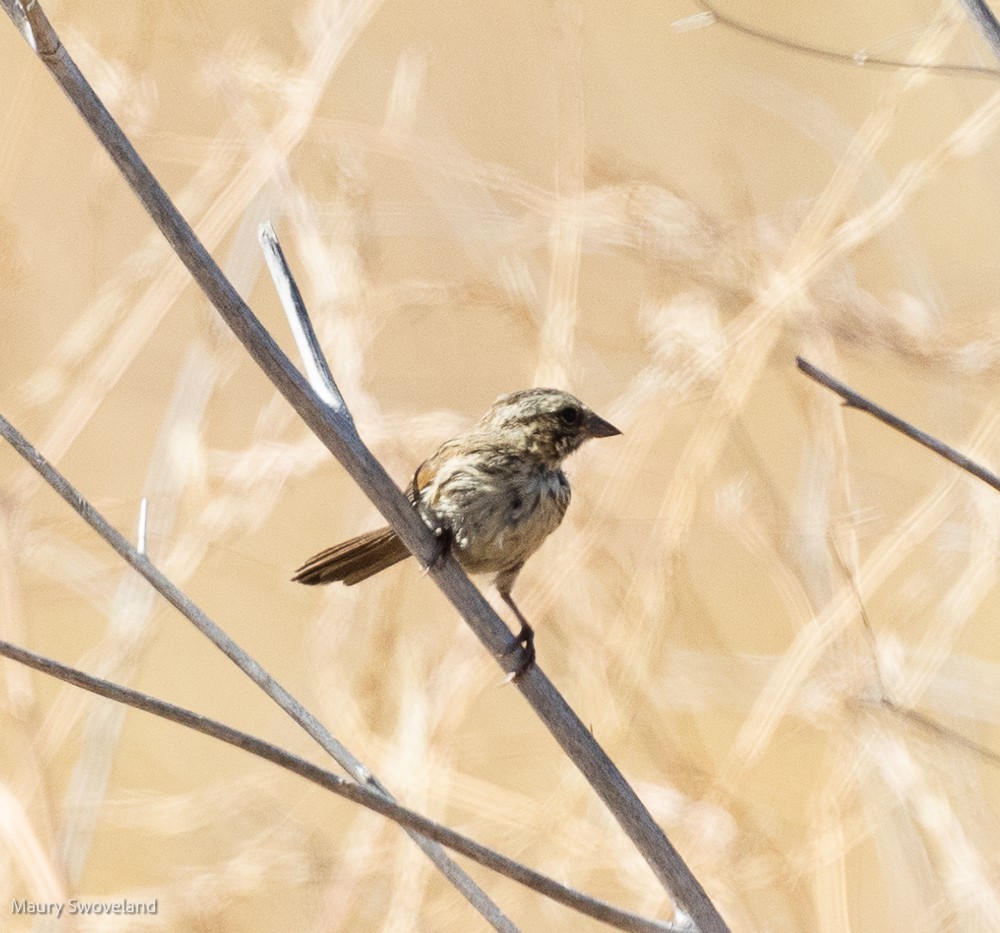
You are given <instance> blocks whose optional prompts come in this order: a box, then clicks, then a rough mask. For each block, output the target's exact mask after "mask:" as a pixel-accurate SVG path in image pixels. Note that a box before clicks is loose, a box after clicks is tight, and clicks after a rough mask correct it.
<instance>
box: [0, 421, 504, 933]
mask: <svg viewBox="0 0 1000 933" xmlns="http://www.w3.org/2000/svg"><path fill="white" fill-rule="evenodd" d="M0 436H2V437H3V438H4V439H5V440H7V441H8V442H9V443H10V445H11V446H12V447H13V448H14V449H15V450H16V451H17V452H18V453H19V454H20V455H21V456H22V457H24V459H25V460H27V461H28V463H30V464H31V466H32V467H34V468H35V470H36V471H37V472H38V474H39V475H40V476H41V477H42V478H43V479H44V480H45V481H46V482H47V483H48V484H49V485H50V486H51V487H52V488H53V489H54V490H55V491H56V492H57V493H59V495H60V496H62V498H63V499H64V500H65V501H66V502H68V503H69V505H70V506H72V508H73V509H75V510H76V512H77V513H78V514H79V515H80V516H81V517H82V518H83V519H84V520H85V521H86V522H87V524H88V525H90V527H91V528H93V529H94V531H96V532H97V533H98V534H99V535H100V536H101V537H102V538H103V539H104V540H105V541H107V542H108V544H110V545H111V547H112V548H114V550H115V552H116V553H117V554H118V555H119V556H120V557H121V558H122V559H123V560H124V561H125V562H126V563H127V564H128V565H129V566H130V567H132V568H133V569H135V570H137V571H138V572H139V573H140V574H141V575H142V576H143V577H144V578H145V579H146V580H147V581H148V582H149V584H150V585H151V586H152V587H153V589H155V590H156V591H157V592H158V593H159V594H160V595H161V596H163V597H164V598H165V599H166V600H167V601H168V602H169V603H170V604H171V605H172V606H173V607H174V608H175V609H177V610H178V611H179V612H180V613H181V614H182V615H184V616H185V617H186V618H187V619H189V620H190V621H191V622H192V623H194V625H195V627H196V628H197V629H198V630H199V631H200V632H201V633H202V634H203V635H205V636H206V637H207V638H208V639H209V640H210V641H211V642H212V643H213V644H214V645H215V646H216V647H217V648H218V649H219V650H220V651H222V653H223V654H225V655H226V657H228V658H229V659H230V660H231V661H232V662H233V663H234V664H235V665H236V666H237V667H238V668H239V669H240V670H241V671H243V673H245V674H246V675H247V676H248V677H249V678H250V679H251V680H252V681H253V682H254V683H255V684H257V686H258V687H260V688H261V690H263V691H264V692H265V693H266V694H267V695H268V696H269V697H271V699H272V700H274V702H275V703H277V704H278V706H280V707H281V708H282V709H283V710H284V711H285V712H286V713H288V715H289V716H291V718H292V719H293V720H294V721H295V722H297V723H298V724H299V725H300V726H301V727H302V728H303V729H304V730H305V731H306V732H307V733H308V734H309V735H310V736H311V737H312V738H313V739H315V741H316V742H317V743H319V745H320V747H321V748H323V749H324V751H326V752H327V753H328V754H329V755H330V756H331V757H332V758H333V759H334V760H335V761H336V762H337V763H338V764H340V765H341V767H343V768H344V770H345V771H347V773H348V774H350V775H351V776H352V777H353V778H354V779H355V780H356V781H357V782H358V783H359V784H363V785H364V786H366V787H368V788H370V789H371V790H372V791H373V792H375V793H379V794H381V795H382V796H383V797H384V798H385V799H387V800H392V795H391V794H390V793H389V791H388V790H387V789H386V787H385V786H384V785H383V784H382V783H381V782H380V781H378V779H377V778H376V777H375V776H374V775H373V774H372V773H371V771H369V770H368V768H366V767H365V765H363V764H362V763H361V761H360V760H359V759H357V758H356V757H355V756H354V755H353V754H352V753H351V752H350V750H349V749H347V748H346V746H344V745H342V744H341V743H340V742H338V741H337V739H335V738H334V737H333V736H332V735H331V734H330V732H329V731H328V730H327V728H326V727H325V726H324V725H323V724H322V723H321V722H320V721H319V720H318V719H316V717H315V716H313V714H312V713H310V712H309V711H308V710H307V709H306V708H305V707H304V706H303V705H302V704H301V703H299V701H298V700H296V699H295V697H293V696H292V695H291V694H290V693H289V692H288V691H287V690H286V689H285V688H284V687H282V686H281V684H279V683H278V682H277V681H276V680H275V679H274V678H273V677H272V676H271V675H270V674H269V673H268V672H267V671H266V670H264V668H263V667H262V666H261V665H260V664H258V663H257V661H255V660H254V659H253V658H252V657H251V656H250V655H249V654H247V652H246V651H244V650H243V649H242V648H241V647H240V646H239V645H238V644H236V642H235V641H233V640H232V639H231V638H230V637H229V636H228V635H227V634H226V633H225V632H224V631H223V630H222V629H221V628H219V626H218V625H216V624H215V622H213V621H212V620H211V619H210V618H209V617H208V616H207V615H206V614H205V613H204V612H203V611H202V610H201V608H200V607H199V606H197V605H196V604H195V603H194V602H193V601H192V600H191V599H190V597H188V595H187V594H186V593H185V592H184V591H183V590H181V589H180V588H179V587H178V586H176V585H175V584H174V583H173V581H171V580H170V579H169V578H168V577H166V576H165V575H164V574H163V573H162V572H161V571H160V570H159V569H158V568H157V567H155V566H154V565H153V564H152V562H151V561H150V560H149V558H148V557H147V556H146V554H145V553H144V552H143V551H140V550H139V549H138V548H135V547H133V546H132V544H131V543H130V542H129V541H128V539H127V538H126V537H125V536H124V535H123V534H121V532H119V531H118V530H117V529H116V528H114V527H113V526H112V525H111V524H109V522H108V521H107V519H105V518H104V516H103V515H101V513H100V512H99V511H98V510H97V509H95V508H94V507H93V506H92V505H91V504H90V503H89V502H88V501H87V500H86V499H85V498H84V497H83V495H82V494H81V493H80V492H78V491H77V490H76V489H75V488H74V487H73V486H72V485H71V484H70V482H69V481H68V480H67V479H66V477H64V476H63V475H62V474H61V473H60V472H59V471H58V470H57V469H56V468H55V467H54V466H52V464H50V463H49V462H48V461H47V460H46V459H45V458H44V457H43V456H42V455H41V454H40V453H39V452H38V450H36V449H35V447H34V446H33V445H32V444H31V443H30V442H29V441H28V440H27V438H25V437H24V435H23V434H21V433H20V431H18V430H17V428H15V427H14V426H13V425H12V424H11V423H10V422H9V421H8V420H7V419H6V418H4V417H3V415H0ZM118 689H120V690H124V689H126V688H124V687H119V688H118ZM407 832H409V833H410V835H411V837H412V838H413V840H414V842H416V843H417V845H418V846H420V848H421V849H423V851H424V852H425V853H426V854H427V856H428V858H430V859H431V861H432V862H434V864H435V865H436V866H437V867H438V868H439V869H440V871H441V872H442V874H444V875H445V877H446V878H448V879H449V880H450V881H451V882H452V884H454V885H455V887H456V888H457V889H458V890H459V891H461V892H462V894H463V895H464V896H465V898H466V899H467V900H468V901H469V903H470V904H472V906H473V907H475V908H476V909H477V910H478V911H479V912H480V913H481V914H482V915H483V916H484V917H485V918H486V919H487V920H488V921H489V922H490V923H491V924H492V925H493V927H494V928H495V929H497V930H504V931H508V933H516V930H517V927H516V926H514V924H512V923H511V922H510V920H509V919H508V918H507V917H506V916H505V915H504V914H503V912H502V911H501V910H500V908H499V907H497V905H496V904H494V903H493V901H492V900H491V899H490V898H489V896H488V895H487V894H486V892H485V891H483V890H482V888H480V887H479V885H477V884H476V882H475V881H473V880H472V878H470V877H469V876H468V875H467V874H466V873H465V872H464V871H463V870H462V869H461V868H460V867H459V866H458V865H456V864H455V863H454V862H453V861H452V860H451V859H450V858H449V857H448V855H447V854H446V853H445V852H444V851H443V850H442V849H441V847H440V846H439V845H438V844H437V843H435V842H433V841H431V840H429V839H427V838H425V837H423V836H421V835H419V834H418V833H416V832H415V831H414V830H412V829H409V830H407Z"/></svg>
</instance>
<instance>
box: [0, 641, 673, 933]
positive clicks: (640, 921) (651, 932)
mask: <svg viewBox="0 0 1000 933" xmlns="http://www.w3.org/2000/svg"><path fill="white" fill-rule="evenodd" d="M0 655H2V656H3V657H6V658H10V659H11V660H12V661H17V662H19V663H20V664H24V665H26V666H28V667H31V668H33V669H34V670H37V671H41V672H42V673H44V674H48V675H49V676H51V677H55V678H57V679H59V680H62V681H65V682H66V683H69V684H73V685H74V686H77V687H80V688H82V689H84V690H88V691H90V692H91V693H94V694H97V695H98V696H102V697H107V698H108V699H110V700H114V701H115V702H116V703H122V704H124V705H126V706H131V707H133V708H135V709H140V710H144V711H145V712H147V713H152V714H153V715H154V716H159V717H160V718H161V719H167V720H169V721H170V722H175V723H178V724H179V725H182V726H184V727H185V728H188V729H193V730H194V731H195V732H201V733H202V734H203V735H207V736H211V737H212V738H213V739H218V740H219V741H220V742H225V743H227V744H228V745H233V746H235V747H236V748H241V749H243V750H244V751H247V752H250V754H251V755H256V756H257V757H258V758H263V759H264V760H266V761H270V762H273V763H274V764H276V765H279V766H280V767H282V768H284V769H285V770H287V771H291V772H293V773H294V774H298V775H299V776H301V777H304V778H305V779H306V780H308V781H312V782H313V783H314V784H318V785H319V786H320V787H323V788H325V789H326V790H330V791H333V793H335V794H337V795H338V796H340V797H344V798H346V799H347V800H351V801H353V802H354V803H357V804H360V805H361V806H363V807H366V808H367V809H369V810H373V811H374V812H376V813H380V814H382V815H383V816H386V817H388V818H389V819H390V820H392V821H393V822H394V823H398V824H399V825H400V826H402V827H404V828H405V829H409V830H412V831H413V832H415V833H419V834H420V836H422V837H424V838H427V839H433V840H434V841H435V842H437V843H440V844H441V845H444V846H447V847H448V848H449V849H452V850H453V851H455V852H458V853H459V854H461V855H464V856H466V857H468V858H470V859H472V860H473V861H474V862H478V863H479V864H480V865H483V866H485V867H486V868H489V869H492V870H493V871H495V872H497V873H498V874H501V875H505V876H506V877H508V878H511V879H512V880H514V881H517V882H519V883H521V884H524V885H526V886H527V887H530V888H532V889H533V890H535V891H538V892H539V893H541V894H544V895H545V896H546V897H548V898H551V899H552V900H554V901H556V902H558V903H560V904H563V905H564V906H566V907H570V908H572V909H573V910H576V911H578V912H579V913H582V914H584V915H585V916H588V917H592V918H594V919H595V920H600V921H602V922H604V923H607V924H610V925H611V926H614V927H616V928H617V929H619V930H628V931H632V933H682V930H683V929H684V928H683V927H680V926H678V925H676V924H672V923H665V922H662V921H658V920H649V919H647V918H646V917H641V916H639V915H638V914H633V913H631V912H629V911H626V910H620V909H619V908H617V907H614V906H612V905H611V904H608V903H605V902H604V901H600V900H597V899H595V898H591V897H587V896H586V895H584V894H581V893H580V892H579V891H576V890H574V889H573V888H569V887H567V886H566V885H563V884H560V883H559V882H558V881H555V880H553V879H552V878H549V877H547V876H546V875H543V874H541V873H539V872H536V871H533V870H532V869H530V868H528V867H527V866H525V865H522V864H521V863H520V862H516V861H514V860H513V859H510V858H507V856H505V855H502V854H500V853H499V852H497V851H496V850H495V849H491V848H489V847H488V846H484V845H481V844H480V843H478V842H476V841H475V840H473V839H470V838H469V837H468V836H464V835H462V834H461V833H458V832H455V830H453V829H449V828H448V827H447V826H444V825H442V824H441V823H438V822H435V821H434V820H431V819H428V818H427V817H426V816H423V815H421V814H419V813H416V812H415V811H413V810H409V809H407V808H406V807H402V806H400V805H399V804H397V803H395V802H394V801H392V800H391V799H390V798H388V797H386V796H385V795H384V794H382V793H380V792H379V791H377V790H375V789H373V788H371V787H368V786H365V785H361V784H352V783H351V782H349V781H346V780H344V778H342V777H340V776H339V775H336V774H334V773H333V772H331V771H327V770H326V769H325V768H320V767H318V766H317V765H314V764H312V762H309V761H306V760H305V759H304V758H300V757H298V756H297V755H293V754H291V753H290V752H287V751H285V749H283V748H280V747H279V746H277V745H272V744H271V743H270V742H265V741H264V740H263V739H259V738H257V737H256V736H253V735H249V734H248V733H246V732H241V731H240V730H239V729H233V728H232V727H231V726H227V725H225V724H224V723H221V722H218V721H217V720H215V719H209V718H208V717H207V716H202V715H201V714H200V713H196V712H194V711H192V710H189V709H185V708H184V707H182V706H176V705H174V704H173V703H167V702H166V701H164V700H161V699H159V698H157V697H153V696H150V695H149V694H147V693H141V692H139V691H138V690H133V689H132V688H130V687H123V686H121V685H120V684H116V683H112V682H111V681H108V680H104V679H102V678H100V677H93V676H91V675H90V674H86V673H84V672H83V671H81V670H78V669H77V668H74V667H69V666H67V665H65V664H60V663H59V662H58V661H53V660H52V659H51V658H46V657H44V656H42V655H40V654H35V653H34V652H33V651H27V650H25V649H24V648H21V647H19V646H17V645H12V644H11V643H10V642H6V641H0Z"/></svg>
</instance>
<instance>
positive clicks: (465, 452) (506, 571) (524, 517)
mask: <svg viewBox="0 0 1000 933" xmlns="http://www.w3.org/2000/svg"><path fill="white" fill-rule="evenodd" d="M616 434H621V431H619V430H618V428H616V427H615V426H614V425H612V424H610V423H608V422H607V421H605V420H604V419H603V418H599V417H598V416H597V415H595V414H594V413H593V412H592V411H591V410H590V409H589V408H587V406H586V405H584V404H583V403H582V402H581V401H579V399H576V398H574V397H573V396H572V395H570V394H569V393H568V392H561V391H559V390H558V389H525V390H523V391H521V392H512V393H510V394H509V395H502V396H500V398H498V399H497V400H496V401H495V402H494V403H493V405H492V407H491V408H490V409H489V411H487V412H486V414H485V415H483V417H482V418H480V419H479V421H477V422H476V423H475V424H474V425H473V426H472V427H471V428H470V429H469V430H468V431H465V432H464V433H463V434H459V435H458V437H455V438H453V439H452V440H450V441H446V442H445V443H444V444H442V445H441V447H440V448H439V449H438V451H437V453H435V454H434V456H432V457H431V458H430V459H429V460H425V461H424V462H423V463H422V464H421V465H420V467H419V468H418V469H417V472H416V473H415V474H414V477H413V480H412V482H411V483H410V485H409V487H408V488H407V490H406V495H407V496H408V497H409V499H410V501H411V502H412V503H413V505H414V506H415V508H416V509H417V510H418V511H419V513H420V515H421V517H422V518H423V519H424V521H425V522H426V523H427V525H428V526H429V527H430V528H431V529H432V530H433V531H434V533H435V534H436V535H437V536H438V538H439V539H440V541H441V554H442V555H443V554H444V553H445V552H446V551H447V550H449V549H450V550H451V552H452V553H453V554H454V556H455V557H456V558H457V559H458V561H459V563H460V564H461V565H462V567H463V568H465V570H466V571H467V572H468V573H493V574H496V576H495V578H494V584H495V585H496V588H497V591H498V592H499V593H500V596H501V598H502V599H503V601H504V602H505V603H506V604H507V605H508V606H509V607H510V608H511V611H512V612H513V613H514V615H515V616H516V617H517V620H518V622H519V623H520V625H521V630H520V632H518V634H517V636H516V638H515V639H514V642H513V643H512V644H511V648H510V651H514V650H516V649H517V648H518V647H521V648H523V654H522V656H521V660H520V663H519V664H518V668H517V670H516V672H515V674H514V677H515V679H516V678H517V677H520V676H521V674H523V673H524V671H526V670H527V669H528V668H529V667H530V666H531V665H532V664H533V663H534V660H535V647H534V631H533V630H532V628H531V626H530V625H529V624H528V621H527V619H525V617H524V616H523V615H522V614H521V610H520V609H518V608H517V604H516V603H515V602H514V600H513V599H512V598H511V595H510V593H511V588H512V587H513V585H514V581H515V580H516V579H517V575H518V573H520V571H521V568H522V567H523V566H524V562H525V561H526V560H527V559H528V558H529V557H531V555H532V554H534V553H535V551H537V550H538V548H539V547H540V546H541V544H542V542H543V541H544V540H545V539H546V538H547V537H548V536H549V535H550V534H551V533H552V532H553V531H555V530H556V528H558V527H559V523H560V522H561V521H562V519H563V515H565V514H566V508H567V506H568V505H569V499H570V487H569V480H567V479H566V474H565V473H563V471H562V461H563V460H564V459H565V458H566V457H567V456H568V455H569V454H571V453H573V451H574V450H576V449H577V448H578V447H579V446H580V445H581V444H582V443H583V442H584V441H586V440H589V439H590V438H592V437H613V436H614V435H616ZM409 556H410V552H409V551H408V550H407V548H406V545H404V544H403V542H402V541H400V540H399V538H398V537H396V533H395V532H394V531H393V530H392V529H391V528H380V529H378V530H377V531H369V532H367V533H365V534H362V535H358V537H356V538H351V539H350V540H349V541H344V542H343V543H341V544H337V545H334V546H333V547H331V548H328V549H327V550H325V551H320V553H319V554H316V555H315V556H314V557H311V558H310V559H309V560H308V561H306V562H305V563H304V564H303V565H302V566H301V567H299V569H298V570H297V571H296V572H295V576H294V577H292V579H293V580H294V581H295V582H297V583H305V584H307V585H309V586H314V585H316V584H320V583H334V582H337V581H340V582H343V583H344V585H345V586H353V585H354V584H355V583H360V582H361V581H362V580H367V579H368V578H369V577H370V576H373V575H374V574H376V573H379V572H380V571H382V570H385V569H386V567H391V566H392V565H393V564H395V563H398V562H399V561H401V560H403V559H404V558H406V557H409Z"/></svg>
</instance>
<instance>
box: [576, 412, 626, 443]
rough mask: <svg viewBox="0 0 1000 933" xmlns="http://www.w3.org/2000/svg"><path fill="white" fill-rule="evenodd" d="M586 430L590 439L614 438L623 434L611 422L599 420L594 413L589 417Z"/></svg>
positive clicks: (585, 423) (585, 426) (585, 425)
mask: <svg viewBox="0 0 1000 933" xmlns="http://www.w3.org/2000/svg"><path fill="white" fill-rule="evenodd" d="M584 428H585V429H586V431H587V436H588V437H614V436H615V435H616V434H621V433H622V432H621V431H619V430H618V428H616V427H615V426H614V425H613V424H612V423H611V422H610V421H605V420H604V419H603V418H599V417H598V416H597V415H595V414H594V413H593V412H590V414H588V415H587V420H586V421H585V422H584Z"/></svg>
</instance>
